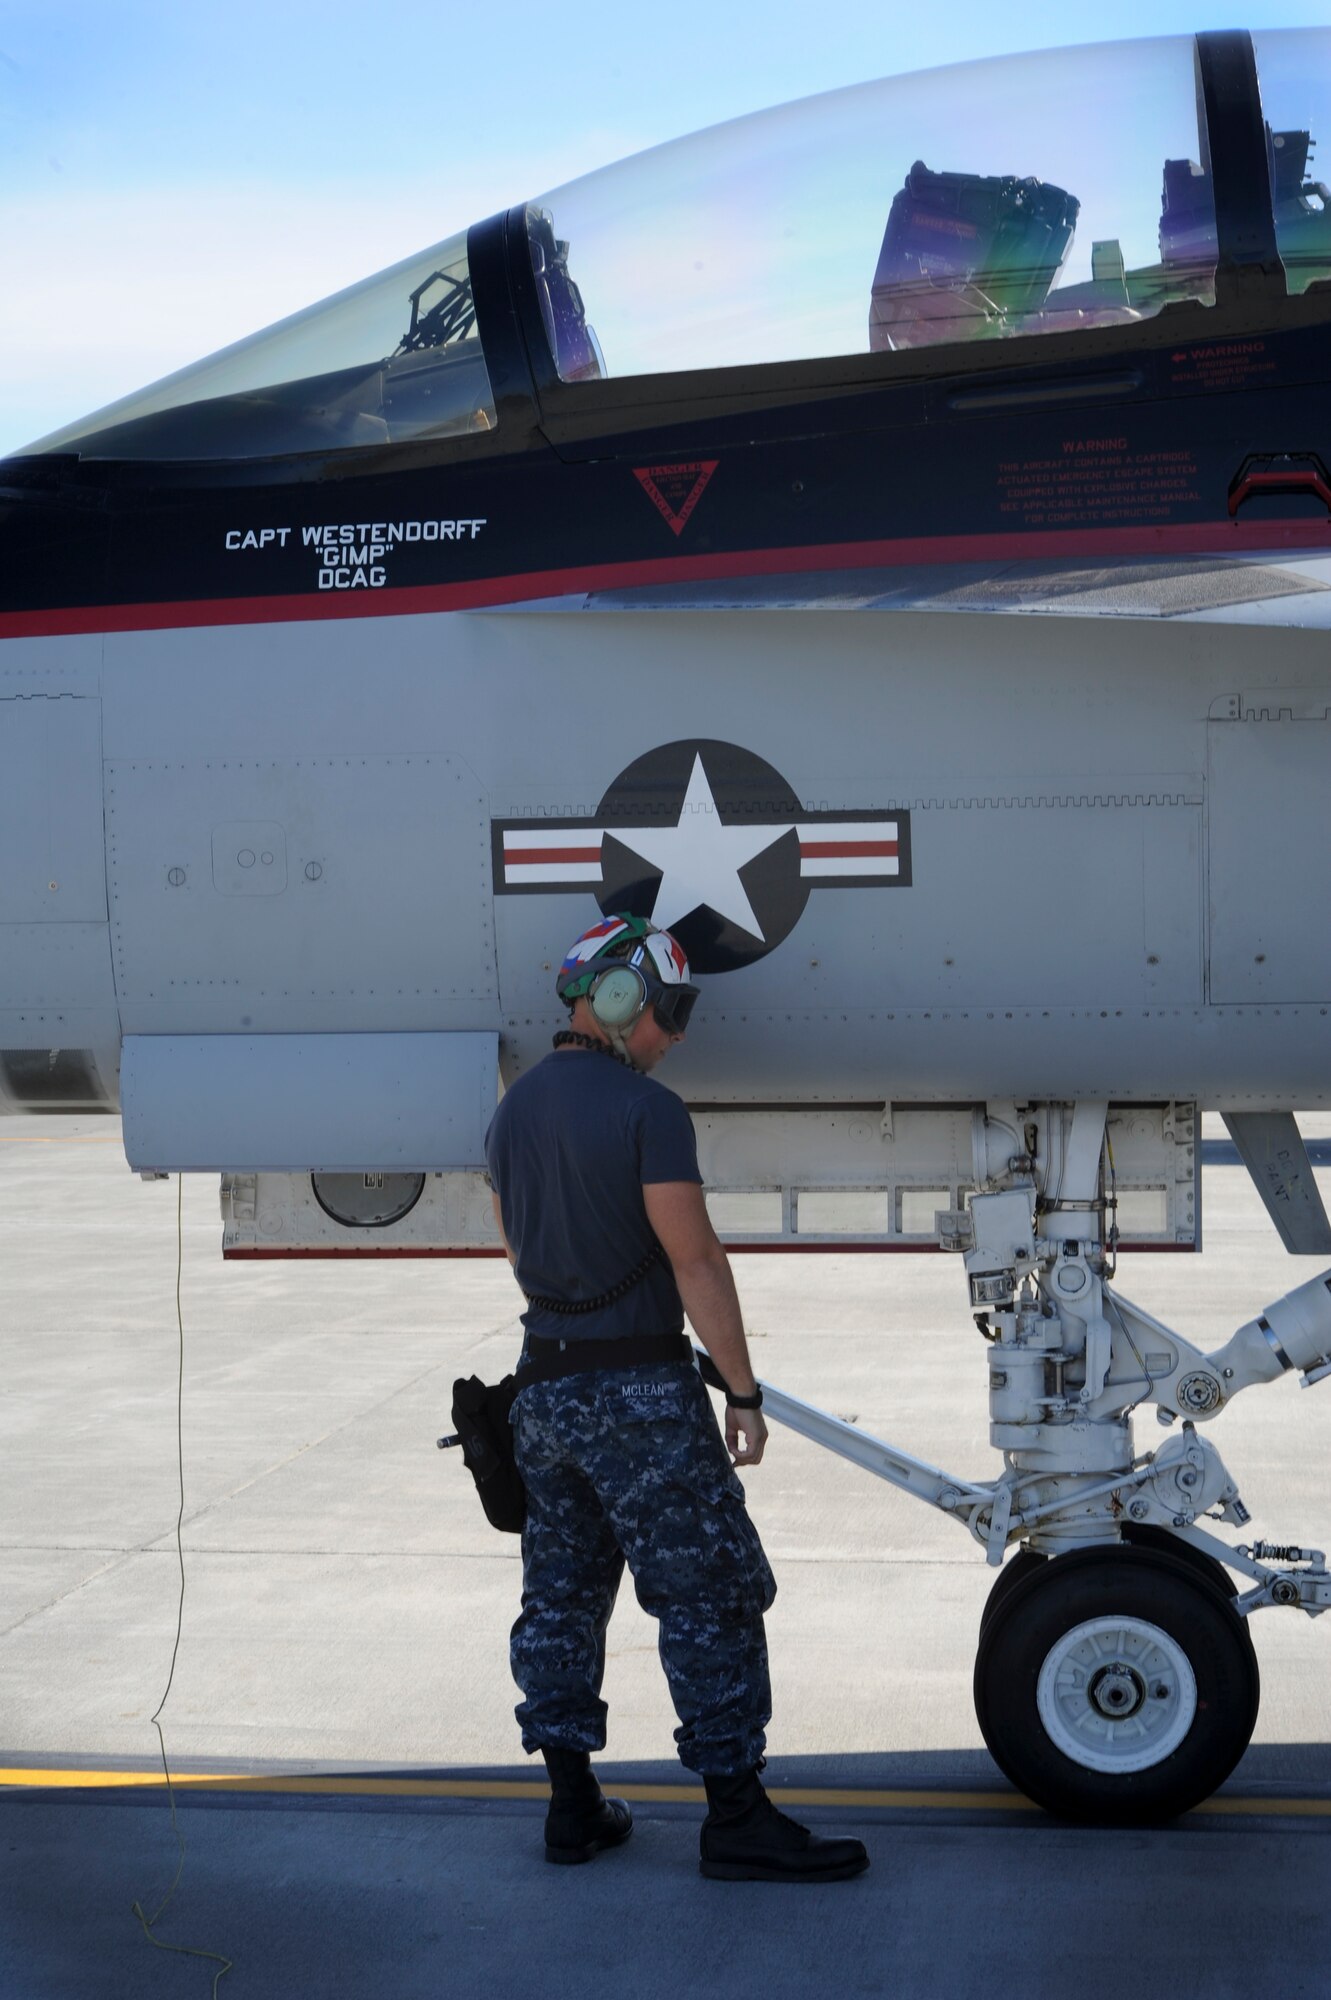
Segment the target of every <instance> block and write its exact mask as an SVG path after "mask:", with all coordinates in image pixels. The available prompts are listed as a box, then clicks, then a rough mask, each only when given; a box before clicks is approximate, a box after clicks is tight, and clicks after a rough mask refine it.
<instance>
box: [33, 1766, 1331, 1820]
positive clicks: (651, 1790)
mask: <svg viewBox="0 0 1331 2000" xmlns="http://www.w3.org/2000/svg"><path fill="white" fill-rule="evenodd" d="M171 1782H172V1784H173V1785H174V1786H175V1787H176V1789H177V1790H178V1791H194V1792H260V1793H262V1792H266V1793H282V1792H286V1793H305V1794H311V1795H314V1796H321V1797H326V1798H371V1799H532V1800H537V1801H540V1802H544V1801H545V1800H546V1799H548V1798H549V1796H550V1788H549V1786H548V1785H545V1784H542V1783H541V1782H539V1781H538V1780H533V1779H527V1778H387V1777H385V1778H376V1777H362V1778H356V1777H337V1776H319V1775H316V1774H313V1773H309V1772H291V1773H290V1774H288V1775H286V1776H282V1775H280V1774H273V1773H271V1772H262V1773H260V1772H252V1771H173V1772H172V1774H171ZM5 1786H9V1787H12V1788H14V1789H21V1790H27V1791H122V1790H130V1789H147V1790H159V1791H160V1790H165V1786H166V1780H165V1779H164V1778H163V1776H162V1774H161V1772H160V1771H83V1770H70V1769H61V1770H54V1771H47V1770H41V1769H12V1770H0V1787H5ZM615 1791H616V1792H617V1793H618V1794H619V1795H620V1797H622V1798H625V1799H628V1800H630V1801H631V1802H633V1803H634V1804H638V1805H704V1804H705V1803H706V1794H705V1793H704V1791H703V1788H702V1786H701V1785H634V1784H627V1785H623V1784H616V1785H615ZM773 1796H774V1797H775V1798H776V1800H777V1802H778V1803H779V1804H780V1805H782V1806H841V1807H847V1808H851V1809H854V1808H855V1807H873V1808H884V1807H886V1808H890V1809H895V1810H897V1811H908V1812H930V1811H932V1812H1019V1813H1033V1812H1039V1810H1040V1808H1039V1807H1038V1806H1037V1805H1035V1804H1034V1802H1033V1801H1032V1800H1030V1799H1028V1798H1024V1797H1023V1796H1022V1795H1021V1793H1020V1792H935V1791H897V1790H892V1791H876V1790H868V1789H859V1788H851V1787H842V1786H836V1787H831V1786H806V1785H790V1786H786V1785H782V1786H779V1787H777V1788H776V1789H775V1790H774V1793H773ZM1193 1810H1194V1812H1197V1813H1206V1814H1209V1815H1213V1816H1223V1817H1228V1818H1237V1819H1247V1818H1254V1817H1256V1818H1275V1819H1325V1818H1331V1798H1324V1799H1308V1798H1302V1799H1281V1798H1241V1797H1239V1798H1236V1797H1233V1796H1227V1797H1222V1798H1214V1799H1206V1800H1205V1801H1203V1803H1202V1804H1201V1805H1199V1806H1195V1807H1194V1808H1193Z"/></svg>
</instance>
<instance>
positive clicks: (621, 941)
mask: <svg viewBox="0 0 1331 2000" xmlns="http://www.w3.org/2000/svg"><path fill="white" fill-rule="evenodd" d="M555 990H556V992H557V993H558V995H559V997H560V999H561V1000H562V1001H563V1002H564V1005H565V1006H566V1007H569V1008H571V1007H572V1006H573V1003H574V1001H575V1000H582V999H586V1000H588V1001H590V1003H591V1010H592V1012H593V1014H594V1015H595V1016H596V1018H597V1020H598V1021H599V1022H600V1023H601V1025H602V1027H604V1028H607V1029H608V1030H609V1031H610V1035H611V1038H612V1040H613V1041H615V1042H616V1044H618V1043H619V1041H620V1040H621V1038H622V1037H623V1036H624V1035H625V1034H627V1033H628V1031H629V1030H630V1029H631V1028H632V1027H633V1025H634V1024H635V1022H636V1021H637V1020H638V1019H639V1017H640V1016H641V1015H642V1014H644V1013H646V1011H647V1009H648V1008H649V1007H650V1008H651V1010H652V1013H653V1014H654V1016H655V1017H656V1020H657V1023H658V1025H659V1026H660V1027H662V1028H664V1029H665V1031H666V1033H667V1034H683V1032H684V1030H685V1028H686V1027H687V1026H688V1021H689V1015H690V1014H691V1013H692V1012H693V1003H694V1001H695V1000H696V999H697V997H698V989H697V987H696V986H692V985H690V983H689V961H688V959H687V958H686V957H685V956H684V952H683V949H682V948H681V946H680V945H679V944H678V942H677V941H676V940H675V939H674V938H673V937H671V935H670V932H669V931H661V930H657V929H655V927H654V926H653V925H651V924H649V923H648V921H647V919H646V918H645V917H630V916H614V917H603V918H602V919H601V921H600V923H599V924H593V925H592V927H591V929H590V930H589V931H584V932H583V934H582V936H581V937H580V938H578V939H576V940H575V942H574V943H573V944H571V945H570V946H569V948H568V951H567V953H566V954H565V957H564V963H563V964H562V965H561V966H560V968H559V973H558V976H557V978H556V980H555Z"/></svg>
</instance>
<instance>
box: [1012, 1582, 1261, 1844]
mask: <svg viewBox="0 0 1331 2000" xmlns="http://www.w3.org/2000/svg"><path fill="white" fill-rule="evenodd" d="M1260 1695H1261V1683H1260V1677H1259V1675H1258V1670H1257V1658H1256V1655H1255V1653H1254V1652H1253V1649H1252V1640H1251V1637H1250V1636H1249V1633H1248V1628H1247V1625H1246V1623H1245V1622H1244V1620H1242V1619H1241V1618H1240V1617H1239V1616H1238V1615H1237V1613H1236V1612H1235V1611H1234V1610H1233V1609H1232V1608H1231V1606H1230V1605H1229V1604H1228V1603H1227V1602H1225V1600H1224V1599H1223V1598H1222V1597H1221V1596H1220V1594H1219V1592H1218V1591H1217V1589H1216V1587H1215V1585H1214V1584H1213V1583H1211V1582H1210V1581H1209V1580H1208V1579H1206V1578H1205V1577H1202V1576H1198V1575H1197V1574H1196V1573H1195V1571H1194V1570H1193V1569H1192V1568H1191V1567H1190V1566H1189V1565H1188V1564H1187V1563H1186V1562H1179V1561H1177V1560H1175V1558H1174V1557H1173V1555H1172V1554H1164V1553H1160V1552H1157V1551H1155V1550H1148V1549H1129V1548H1124V1547H1122V1546H1119V1547H1113V1546H1109V1547H1097V1548H1090V1549H1082V1550H1076V1551H1073V1552H1072V1553H1070V1554H1068V1555H1065V1556H1057V1557H1054V1558H1052V1559H1051V1560H1050V1561H1049V1562H1048V1563H1047V1564H1046V1566H1045V1568H1044V1570H1043V1571H1042V1572H1041V1573H1040V1574H1039V1575H1035V1574H1031V1575H1029V1576H1028V1577H1027V1578H1026V1579H1025V1580H1024V1581H1023V1585H1022V1587H1021V1588H1020V1589H1017V1588H1016V1587H1015V1586H1014V1587H1013V1589H1012V1591H1011V1593H1010V1595H1008V1596H1007V1597H1006V1598H1005V1600H1004V1601H1003V1602H1001V1603H1000V1604H998V1605H997V1606H996V1607H995V1609H994V1612H993V1615H992V1617H990V1618H989V1620H988V1622H987V1623H986V1624H984V1625H983V1626H982V1627H981V1630H980V1645H979V1652H978V1654H977V1657H976V1662H975V1713H976V1716H977V1718H978V1720H979V1724H980V1729H981V1731H982V1733H983V1735H984V1740H985V1742H986V1743H987V1744H988V1746H989V1749H990V1752H991V1753H992V1755H993V1757H994V1759H995V1761H996V1762H997V1763H998V1765H999V1766H1000V1768H1001V1769H1002V1770H1003V1771H1004V1772H1005V1774H1006V1775H1007V1776H1008V1777H1009V1778H1010V1779H1011V1780H1012V1783H1013V1784H1014V1785H1016V1786H1017V1787H1018V1789H1019V1790H1020V1791H1023V1792H1025V1793H1026V1795H1027V1797H1028V1798H1032V1799H1034V1800H1035V1801H1036V1803H1037V1804H1038V1805H1042V1806H1043V1807H1044V1808H1045V1809H1046V1811H1048V1812H1051V1813H1055V1814H1057V1815H1059V1816H1060V1817H1061V1818H1064V1819H1074V1820H1086V1821H1092V1822H1095V1823H1097V1824H1099V1825H1151V1824H1156V1823H1158V1822H1159V1821H1162V1820H1168V1819H1173V1818H1175V1817H1176V1816H1177V1815H1178V1814H1179V1813H1183V1812H1187V1811H1189V1810H1190V1809H1191V1807H1193V1806H1195V1805H1197V1804H1199V1803H1200V1801H1201V1800H1202V1799H1205V1798H1208V1797H1209V1796H1210V1794H1211V1793H1212V1792H1213V1791H1215V1789H1216V1787H1217V1786H1218V1785H1221V1784H1223V1782H1224V1780H1225V1779H1226V1778H1227V1777H1228V1776H1229V1774H1230V1772H1231V1771H1232V1770H1233V1768H1234V1766H1235V1765H1236V1764H1237V1763H1238V1761H1239V1758H1240V1757H1241V1756H1242V1755H1243V1752H1244V1750H1245V1749H1246V1748H1247V1746H1248V1741H1249V1738H1250V1737H1251V1735H1252V1732H1253V1727H1254V1725H1255V1723H1256V1721H1257V1708H1258V1703H1259V1700H1260Z"/></svg>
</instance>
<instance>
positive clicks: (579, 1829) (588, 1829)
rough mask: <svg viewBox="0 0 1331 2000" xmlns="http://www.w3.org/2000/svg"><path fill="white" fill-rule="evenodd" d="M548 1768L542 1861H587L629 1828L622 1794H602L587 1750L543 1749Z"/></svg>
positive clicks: (629, 1818) (620, 1838)
mask: <svg viewBox="0 0 1331 2000" xmlns="http://www.w3.org/2000/svg"><path fill="white" fill-rule="evenodd" d="M541 1755H542V1756H543V1757H544V1759H545V1768H546V1770H547V1771H548V1772H549V1773H550V1810H549V1812H548V1813H547V1814H546V1816H545V1858H546V1860H547V1861H563V1862H571V1861H590V1860H591V1859H592V1857H593V1856H594V1855H596V1854H599V1852H600V1850H601V1849H602V1848H603V1847H618V1846H619V1844H620V1842H621V1841H624V1840H627V1839H628V1837H629V1835H630V1834H631V1833H632V1831H633V1814H632V1813H631V1812H630V1811H629V1809H628V1807H627V1805H626V1804H625V1803H624V1801H623V1799H607V1798H605V1797H604V1796H603V1794H602V1791H601V1787H600V1786H599V1785H598V1784H597V1782H596V1779H595V1777H594V1776H593V1774H592V1760H591V1756H590V1754H589V1753H588V1752H587V1751H586V1750H542V1752H541Z"/></svg>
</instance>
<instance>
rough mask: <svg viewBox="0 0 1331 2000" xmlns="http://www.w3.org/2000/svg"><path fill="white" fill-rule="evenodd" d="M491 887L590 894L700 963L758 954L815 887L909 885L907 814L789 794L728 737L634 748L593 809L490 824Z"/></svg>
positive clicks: (777, 776) (718, 966)
mask: <svg viewBox="0 0 1331 2000" xmlns="http://www.w3.org/2000/svg"><path fill="white" fill-rule="evenodd" d="M493 837H494V886H495V893H496V894H497V895H505V894H507V895H513V894H519V893H525V894H528V895H551V894H560V893H569V892H575V891H579V890H581V891H584V892H585V891H590V892H591V894H592V895H594V896H595V898H596V900H597V903H598V904H599V905H600V908H601V910H602V911H603V912H604V913H606V914H609V913H611V912H613V911H619V910H628V911H632V912H633V913H634V914H635V915H638V916H644V917H648V918H650V919H651V921H652V922H653V923H657V924H660V925H661V926H662V928H663V929H666V930H670V931H673V932H674V933H675V935H676V936H677V937H678V938H679V941H680V943H681V944H682V945H683V947H684V949H685V951H686V952H687V953H688V956H689V962H690V964H691V965H692V966H693V967H694V969H695V970H696V971H699V972H727V971H734V970H737V969H738V968H739V967H740V966H742V965H748V964H752V963H753V962H754V961H755V960H756V959H759V958H763V957H765V956H766V954H767V953H768V952H769V951H771V950H773V949H774V948H775V946H777V945H778V944H780V943H781V941H782V939H783V938H785V937H787V936H788V935H789V933H790V932H791V930H793V928H794V926H795V924H796V923H797V922H798V921H799V919H800V917H801V915H802V914H803V911H804V908H805V905H806V903H807V902H808V899H809V893H810V890H811V889H814V888H870V887H873V888H906V887H909V885H910V815H909V813H907V812H905V811H898V810H893V811H889V812H882V811H873V812H859V811H855V810H854V809H850V810H846V811H831V810H828V809H827V808H826V807H822V808H817V809H815V808H811V807H808V806H805V805H804V804H802V803H801V801H800V800H799V798H798V797H797V796H796V794H795V792H794V791H793V789H792V787H791V786H790V784H789V783H788V782H787V780H786V779H785V778H784V777H782V775H781V773H780V772H779V771H778V770H776V769H775V768H774V766H772V765H771V764H769V763H767V762H766V760H765V759H763V758H761V757H758V756H756V755H755V754H754V752H753V751H751V750H747V749H745V748H743V747H742V746H741V745H739V744H736V743H725V742H721V741H718V740H716V739H714V738H696V739H692V740H686V741H681V742H676V743H667V744H662V745H661V746H660V747H659V748H657V749H655V750H649V751H647V752H646V753H645V754H644V755H643V756H641V757H638V758H636V759H635V760H634V761H633V763H632V764H630V765H628V766H627V768H626V769H625V770H623V771H621V772H620V773H619V775H618V776H617V777H616V778H615V779H614V780H613V781H612V782H611V784H610V785H609V786H608V787H607V789H606V791H605V794H604V796H603V797H602V799H601V803H600V806H599V808H598V810H597V812H596V814H595V816H594V817H593V818H566V817H562V816H561V817H560V818H554V817H553V816H550V817H541V816H529V817H527V818H524V819H518V818H511V819H503V820H495V821H494V822H493Z"/></svg>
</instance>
